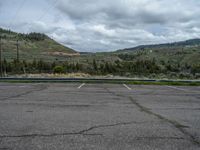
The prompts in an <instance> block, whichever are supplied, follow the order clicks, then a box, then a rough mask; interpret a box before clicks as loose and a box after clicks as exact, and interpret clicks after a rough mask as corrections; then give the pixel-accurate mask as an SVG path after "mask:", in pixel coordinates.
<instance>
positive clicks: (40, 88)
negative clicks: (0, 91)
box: [0, 85, 48, 101]
mask: <svg viewBox="0 0 200 150" xmlns="http://www.w3.org/2000/svg"><path fill="white" fill-rule="evenodd" d="M35 87H36V86H35ZM35 87H34V88H35ZM36 88H37V87H36ZM47 88H48V86H47V85H40V86H39V88H38V89H34V90H30V91H26V92H23V93H20V94H17V95H14V96H10V97H6V98H3V99H0V101H6V100H9V99H13V98H18V97H21V96H24V95H28V94H30V93H33V92H37V91H42V90H45V89H47Z"/></svg>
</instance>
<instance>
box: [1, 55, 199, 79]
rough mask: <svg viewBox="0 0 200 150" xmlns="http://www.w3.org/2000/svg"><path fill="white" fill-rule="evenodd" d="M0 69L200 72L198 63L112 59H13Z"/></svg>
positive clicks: (23, 71)
mask: <svg viewBox="0 0 200 150" xmlns="http://www.w3.org/2000/svg"><path fill="white" fill-rule="evenodd" d="M1 63H2V70H3V74H4V75H8V74H28V73H76V72H81V73H88V74H91V75H107V74H112V75H120V76H131V75H140V76H149V75H152V74H155V75H156V74H161V73H163V74H172V75H173V74H174V75H177V74H180V76H179V77H182V78H189V77H188V74H189V75H193V76H195V75H196V76H198V77H199V74H200V64H196V65H192V66H190V65H188V64H185V65H183V66H180V65H179V64H176V65H172V64H171V63H165V62H161V64H162V65H161V64H160V63H157V62H156V60H155V59H152V60H137V61H119V60H117V61H114V62H97V61H96V60H95V59H94V60H93V61H92V62H89V63H87V64H81V63H78V62H68V61H65V62H57V61H54V62H45V61H43V60H36V59H34V60H33V61H29V62H27V61H25V60H22V61H19V60H17V59H13V60H12V61H7V60H6V59H4V60H3V61H2V62H1Z"/></svg>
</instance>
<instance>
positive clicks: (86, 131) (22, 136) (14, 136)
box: [0, 121, 141, 139]
mask: <svg viewBox="0 0 200 150" xmlns="http://www.w3.org/2000/svg"><path fill="white" fill-rule="evenodd" d="M137 123H141V122H135V121H131V122H121V123H115V124H108V125H95V126H92V127H90V128H87V129H84V130H81V131H79V132H66V133H51V134H37V133H35V134H22V135H0V138H1V139H3V138H26V137H54V136H67V135H93V136H95V135H101V136H102V135H103V134H95V133H93V134H92V133H91V134H89V133H88V132H89V131H92V130H94V129H98V128H107V127H114V126H122V125H130V124H137Z"/></svg>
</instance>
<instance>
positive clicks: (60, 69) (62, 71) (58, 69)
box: [53, 66, 65, 73]
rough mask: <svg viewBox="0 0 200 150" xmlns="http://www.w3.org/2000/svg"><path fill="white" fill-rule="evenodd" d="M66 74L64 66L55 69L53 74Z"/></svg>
mask: <svg viewBox="0 0 200 150" xmlns="http://www.w3.org/2000/svg"><path fill="white" fill-rule="evenodd" d="M64 72H65V70H64V68H63V67H62V66H55V67H54V68H53V73H64Z"/></svg>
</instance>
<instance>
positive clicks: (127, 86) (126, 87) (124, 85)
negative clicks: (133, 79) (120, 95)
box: [123, 84, 132, 90]
mask: <svg viewBox="0 0 200 150" xmlns="http://www.w3.org/2000/svg"><path fill="white" fill-rule="evenodd" d="M123 86H124V87H126V88H127V89H128V90H132V89H131V88H130V87H128V86H127V85H126V84H123Z"/></svg>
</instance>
